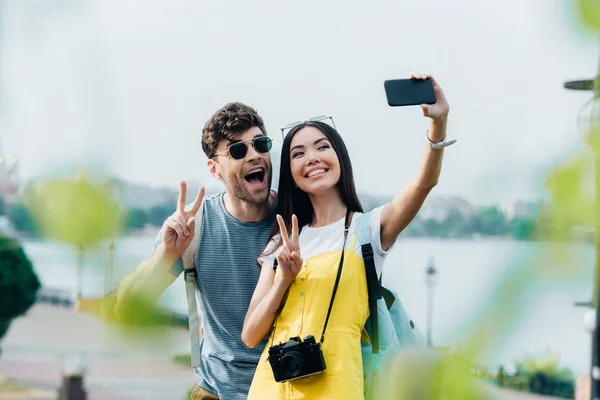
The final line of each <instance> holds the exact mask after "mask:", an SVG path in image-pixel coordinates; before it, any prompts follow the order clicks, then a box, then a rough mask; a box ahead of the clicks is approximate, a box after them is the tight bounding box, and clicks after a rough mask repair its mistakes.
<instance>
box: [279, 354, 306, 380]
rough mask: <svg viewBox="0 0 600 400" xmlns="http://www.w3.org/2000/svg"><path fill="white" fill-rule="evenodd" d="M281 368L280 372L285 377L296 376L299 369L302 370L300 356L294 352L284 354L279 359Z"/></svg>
mask: <svg viewBox="0 0 600 400" xmlns="http://www.w3.org/2000/svg"><path fill="white" fill-rule="evenodd" d="M281 367H282V368H281V369H282V372H283V373H284V374H285V375H286V376H289V377H294V376H296V375H298V373H299V372H300V369H301V368H302V356H301V355H300V354H299V353H297V352H295V351H290V352H289V353H286V354H285V355H284V356H283V357H282V358H281Z"/></svg>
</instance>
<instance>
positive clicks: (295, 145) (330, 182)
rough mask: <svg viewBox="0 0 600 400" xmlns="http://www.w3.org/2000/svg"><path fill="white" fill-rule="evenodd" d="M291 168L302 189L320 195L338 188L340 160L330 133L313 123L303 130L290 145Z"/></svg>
mask: <svg viewBox="0 0 600 400" xmlns="http://www.w3.org/2000/svg"><path fill="white" fill-rule="evenodd" d="M290 168H291V170H292V177H293V178H294V182H295V183H296V185H297V186H298V188H300V190H302V191H304V192H306V193H310V194H319V193H323V192H326V191H328V190H330V189H332V188H335V186H336V184H337V183H338V181H339V180H340V173H341V171H340V161H339V159H338V156H337V154H336V153H335V150H334V149H333V146H332V145H331V142H329V139H327V136H325V134H324V133H323V132H321V131H320V130H319V129H317V128H315V127H314V126H307V127H304V128H302V129H300V130H299V131H298V132H297V133H296V134H295V135H294V137H293V139H292V143H291V145H290Z"/></svg>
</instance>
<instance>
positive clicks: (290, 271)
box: [277, 215, 302, 284]
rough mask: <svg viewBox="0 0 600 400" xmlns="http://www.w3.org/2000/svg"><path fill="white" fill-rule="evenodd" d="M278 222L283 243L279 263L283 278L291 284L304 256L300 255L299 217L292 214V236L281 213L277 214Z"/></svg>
mask: <svg viewBox="0 0 600 400" xmlns="http://www.w3.org/2000/svg"><path fill="white" fill-rule="evenodd" d="M277 223H278V224H279V232H280V234H281V240H282V241H283V245H282V246H281V248H280V249H279V252H278V253H277V263H278V264H279V268H280V269H281V279H282V280H283V281H284V282H285V283H287V284H291V283H292V282H293V281H294V279H296V275H298V272H300V268H302V257H300V242H299V240H298V236H299V235H298V218H296V215H292V238H291V239H290V235H289V234H288V231H287V228H286V226H285V223H284V222H283V218H282V217H281V215H277Z"/></svg>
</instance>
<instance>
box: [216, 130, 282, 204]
mask: <svg viewBox="0 0 600 400" xmlns="http://www.w3.org/2000/svg"><path fill="white" fill-rule="evenodd" d="M263 136H265V135H264V134H263V133H262V131H261V130H260V128H258V127H252V128H250V129H248V130H247V131H246V132H243V133H241V134H238V135H235V137H234V139H233V140H232V141H229V140H226V139H224V140H221V141H220V142H219V146H218V147H217V151H216V153H217V154H220V155H218V156H216V157H214V158H213V159H211V160H209V162H208V163H209V164H208V165H209V167H210V171H211V173H212V174H213V176H214V177H216V178H217V179H220V180H222V181H223V183H224V184H225V186H226V187H227V191H228V192H230V193H231V194H232V195H234V196H236V197H238V198H239V199H241V200H244V201H246V202H248V203H251V204H256V205H259V204H262V203H264V202H265V201H267V200H268V198H269V193H270V189H271V181H272V179H273V171H272V168H271V155H270V154H269V153H268V152H267V153H259V152H257V151H256V149H254V147H253V146H252V140H253V139H254V138H257V137H263ZM240 141H241V142H244V144H245V145H246V146H247V152H246V156H245V157H244V158H242V159H239V160H236V159H234V158H233V157H232V156H231V155H230V154H229V152H228V151H227V150H228V149H229V146H230V145H231V144H233V143H236V142H240Z"/></svg>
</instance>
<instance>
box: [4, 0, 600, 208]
mask: <svg viewBox="0 0 600 400" xmlns="http://www.w3.org/2000/svg"><path fill="white" fill-rule="evenodd" d="M599 55H600V53H599V47H598V40H597V39H596V38H594V37H593V36H592V35H591V34H590V33H589V32H587V31H586V30H585V29H584V28H583V27H582V26H581V25H580V24H578V22H577V16H576V12H575V10H574V7H573V5H572V2H569V1H564V0H528V1H522V0H506V1H503V2H490V1H485V2H483V1H480V0H452V1H449V0H411V1H408V0H404V1H402V0H381V1H374V2H364V1H361V2H359V1H341V0H331V1H328V2H323V1H320V0H319V1H317V0H304V1H302V2H292V1H288V0H282V1H276V2H275V1H266V0H261V1H253V2H249V1H247V0H231V1H227V2H207V1H199V0H197V1H192V0H170V1H168V2H167V1H163V0H161V1H159V0H127V1H123V0H89V1H86V2H80V1H77V0H54V1H53V2H51V3H50V2H47V1H45V0H19V1H16V0H13V1H11V0H6V1H0V146H1V148H2V151H3V153H5V155H12V156H15V157H17V158H18V160H19V162H20V178H21V180H23V181H27V180H28V179H31V178H33V177H40V176H49V175H54V174H73V175H75V171H77V170H78V169H80V168H84V169H86V170H89V171H92V172H94V173H99V174H104V175H110V176H117V177H120V178H122V179H125V180H128V181H131V182H135V183H144V184H148V185H151V186H154V187H171V188H173V189H175V190H176V189H177V187H178V182H179V181H180V180H182V179H184V180H194V181H199V182H202V183H204V184H207V185H209V186H215V185H217V183H216V181H214V180H213V178H212V177H211V176H210V174H209V173H208V170H207V167H206V158H205V155H204V153H203V152H202V149H201V131H202V127H203V125H204V123H205V122H206V120H207V119H208V118H209V117H210V116H211V115H212V113H213V112H214V111H216V110H217V109H218V108H220V107H221V106H222V105H224V104H225V103H227V102H230V101H242V102H245V103H247V104H250V105H252V106H254V107H255V108H256V109H257V110H258V111H259V113H260V114H261V115H262V116H263V118H264V120H265V122H266V127H267V130H268V132H269V134H270V135H271V136H272V137H273V138H274V139H276V141H275V144H274V150H273V158H274V161H275V164H274V165H275V168H278V167H279V163H278V162H277V160H278V158H279V148H280V146H281V142H282V141H281V136H280V131H279V128H280V127H281V126H283V125H285V124H286V123H288V122H290V121H294V120H298V119H305V118H308V117H310V116H314V115H319V114H324V113H330V114H332V115H333V117H334V120H335V123H336V126H337V127H338V129H339V131H340V133H341V135H342V136H343V137H344V139H345V141H346V144H347V146H348V149H349V152H350V155H351V158H352V161H353V166H354V172H355V179H356V183H357V187H358V189H359V191H360V192H364V193H370V194H373V195H382V196H392V195H394V194H395V193H396V192H397V191H398V190H400V189H401V188H402V187H403V186H404V185H405V184H407V183H408V182H410V180H411V179H412V178H413V177H414V176H415V175H416V173H417V171H418V167H419V162H420V158H421V154H422V151H423V148H424V146H425V144H426V139H425V130H426V129H427V127H428V121H427V120H426V119H425V118H424V117H423V116H422V115H421V110H420V109H419V108H418V107H402V108H399V107H394V108H392V107H389V106H388V105H387V102H386V99H385V92H384V89H383V81H384V80H386V79H397V78H406V77H408V76H409V75H410V74H411V73H432V74H433V75H434V76H435V77H436V79H437V80H438V82H439V83H440V84H441V86H442V88H443V89H444V92H445V94H446V97H447V98H448V101H449V103H450V107H451V111H450V116H449V123H448V136H449V138H452V139H457V140H458V142H457V143H456V144H455V145H453V146H451V147H448V148H447V149H446V151H445V156H444V165H443V171H442V176H441V178H440V182H439V184H438V186H437V187H436V189H435V193H437V194H440V195H448V196H461V197H464V198H466V199H468V200H469V201H471V202H473V203H478V204H490V203H498V202H500V203H506V202H509V201H512V200H518V199H523V200H533V199H537V198H544V197H545V196H546V195H547V193H546V192H545V190H544V176H545V175H546V174H547V173H548V172H549V171H550V170H551V169H552V168H554V167H556V166H557V165H559V164H560V163H562V162H564V161H566V160H568V159H569V158H571V157H573V156H574V155H575V154H577V153H579V152H582V151H586V147H585V144H584V142H583V139H582V136H581V134H580V133H579V132H578V130H577V115H578V112H579V110H580V109H581V107H582V106H583V104H584V103H585V102H586V101H587V100H588V99H589V98H590V97H591V95H590V93H585V92H571V91H567V90H565V89H563V87H562V84H563V82H564V81H566V80H570V79H579V78H589V77H591V76H593V75H594V74H595V72H596V70H597V68H598V58H599Z"/></svg>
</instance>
